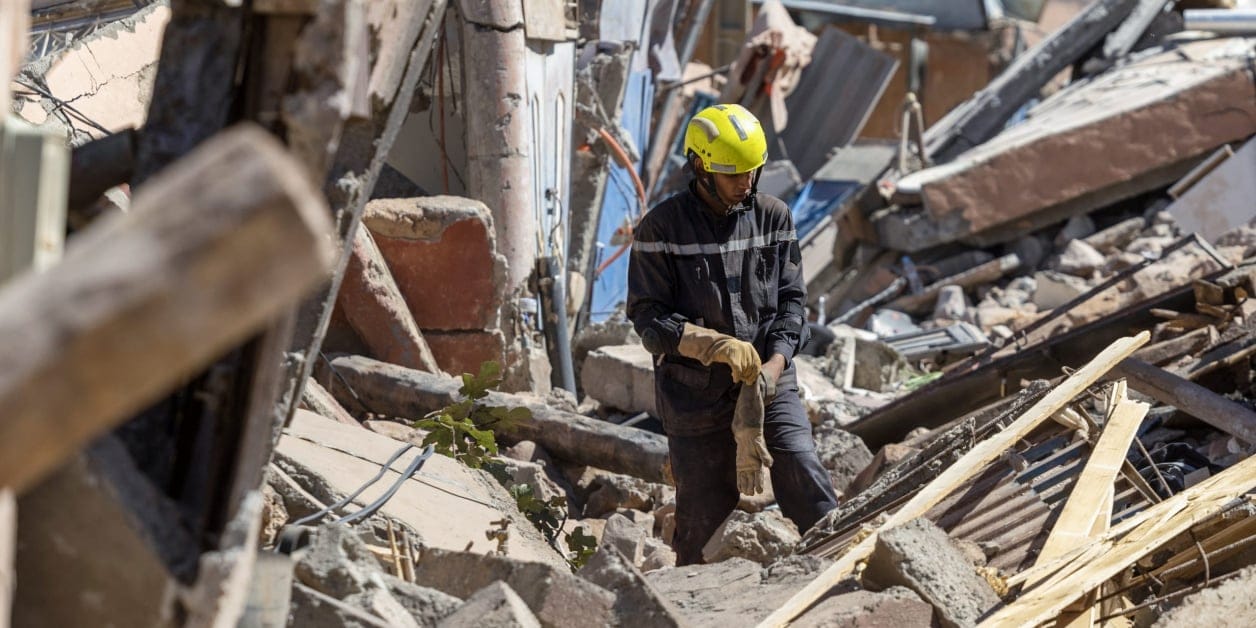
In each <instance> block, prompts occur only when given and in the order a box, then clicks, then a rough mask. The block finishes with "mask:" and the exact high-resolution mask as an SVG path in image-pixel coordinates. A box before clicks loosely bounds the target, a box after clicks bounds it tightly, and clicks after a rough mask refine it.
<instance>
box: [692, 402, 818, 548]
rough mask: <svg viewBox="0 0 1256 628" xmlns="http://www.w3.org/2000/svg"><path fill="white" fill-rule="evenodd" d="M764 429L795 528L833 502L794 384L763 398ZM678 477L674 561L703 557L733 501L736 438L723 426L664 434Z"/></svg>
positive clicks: (775, 481)
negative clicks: (714, 429)
mask: <svg viewBox="0 0 1256 628" xmlns="http://www.w3.org/2000/svg"><path fill="white" fill-rule="evenodd" d="M765 410H766V411H765V413H764V419H763V435H764V440H766V441H767V444H768V451H769V452H771V454H772V460H773V463H772V490H773V492H775V493H776V501H777V503H778V504H780V507H781V512H782V513H784V515H785V516H786V517H788V518H789V519H790V520H791V521H793V522H794V524H795V525H797V526H798V531H799V532H806V531H807V530H808V529H809V528H810V527H811V526H812V524H814V523H815V522H816V521H819V520H820V518H821V517H823V516H824V515H825V514H826V513H828V512H829V511H830V510H832V509H834V508H836V507H837V494H836V493H835V492H834V491H833V482H832V480H831V479H830V478H829V473H828V471H826V470H825V468H824V466H823V465H821V464H820V458H819V456H817V455H816V445H815V440H814V438H813V437H812V436H811V422H810V421H808V420H807V413H806V411H805V410H804V409H803V407H802V401H801V400H799V398H798V391H797V390H796V389H794V388H782V389H780V390H778V391H777V394H776V398H775V399H773V400H772V401H770V402H769V403H768V404H767V408H766V409H765ZM667 446H668V450H669V454H668V455H669V456H670V458H671V463H672V477H673V478H674V479H675V480H676V533H675V536H674V537H673V539H672V547H673V548H674V549H675V550H676V564H677V565H678V566H679V565H692V564H696V563H701V562H702V547H703V546H704V545H706V542H707V541H708V540H709V539H710V538H711V535H712V534H714V533H715V530H716V528H718V527H720V524H722V523H724V519H725V518H727V517H728V515H729V513H731V512H732V511H733V509H734V508H736V507H737V501H738V491H737V442H736V441H735V440H733V431H732V429H731V428H728V427H725V428H723V429H721V430H719V431H717V432H713V433H710V434H704V435H701V436H669V437H668V438H667Z"/></svg>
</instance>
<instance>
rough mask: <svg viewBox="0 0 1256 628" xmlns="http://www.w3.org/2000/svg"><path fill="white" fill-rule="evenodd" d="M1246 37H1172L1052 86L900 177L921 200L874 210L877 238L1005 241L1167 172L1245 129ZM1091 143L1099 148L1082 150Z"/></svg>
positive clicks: (917, 244) (1171, 176) (898, 244)
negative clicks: (1157, 47) (1122, 61)
mask: <svg viewBox="0 0 1256 628" xmlns="http://www.w3.org/2000/svg"><path fill="white" fill-rule="evenodd" d="M1251 47H1252V44H1251V43H1250V42H1249V41H1246V40H1242V39H1220V40H1210V41H1195V42H1189V43H1183V44H1180V45H1178V46H1176V47H1173V48H1170V49H1167V50H1164V51H1162V52H1159V53H1155V54H1148V55H1146V56H1143V57H1140V58H1138V59H1136V60H1134V61H1133V62H1131V63H1128V64H1126V65H1123V66H1119V67H1117V68H1114V69H1113V70H1111V71H1109V72H1106V73H1104V74H1101V75H1099V76H1096V77H1094V78H1093V79H1091V80H1089V81H1086V82H1083V83H1077V84H1076V85H1075V86H1074V87H1071V88H1069V89H1065V90H1061V91H1060V92H1058V93H1057V94H1056V95H1054V96H1053V97H1050V98H1047V99H1046V100H1044V101H1043V102H1042V103H1040V104H1039V105H1037V106H1036V107H1034V108H1033V109H1031V110H1030V112H1029V117H1028V119H1027V120H1025V121H1024V122H1022V123H1020V124H1017V125H1015V126H1012V127H1010V128H1008V129H1006V130H1004V131H1003V132H1002V133H1000V134H999V135H997V136H995V137H994V138H993V139H991V140H989V141H987V142H985V143H983V144H981V145H979V146H976V147H974V148H972V149H970V150H968V151H967V152H966V153H964V154H963V155H960V156H959V157H957V158H956V159H955V160H954V161H952V162H950V163H947V164H944V165H941V166H936V167H934V168H930V169H926V170H922V171H920V172H917V173H914V174H912V175H909V176H908V177H904V178H903V179H901V180H900V181H899V182H898V185H899V188H900V189H918V190H920V194H921V197H922V200H923V207H922V208H920V209H906V208H904V209H901V210H899V211H893V212H887V213H886V214H885V215H884V216H883V217H879V218H878V219H877V220H875V221H874V224H875V227H876V230H877V234H878V236H879V238H880V241H881V244H882V245H884V246H888V247H890V248H893V249H896V250H900V251H907V252H916V251H921V250H924V249H926V248H930V247H933V246H936V245H939V244H943V243H947V242H954V241H957V240H964V241H968V242H974V243H978V244H989V243H996V242H1002V241H1007V240H1011V239H1014V238H1016V237H1019V236H1020V235H1022V234H1024V233H1025V232H1027V231H1030V230H1033V229H1035V228H1040V227H1046V226H1048V225H1050V224H1052V223H1055V222H1059V221H1061V220H1063V219H1065V218H1068V217H1069V216H1073V215H1078V214H1082V213H1086V212H1088V211H1090V210H1093V209H1095V208H1098V207H1102V206H1105V205H1108V204H1110V203H1112V202H1114V201H1117V200H1120V199H1123V198H1127V197H1130V196H1133V195H1135V194H1139V193H1142V192H1146V191H1148V190H1151V189H1154V188H1156V187H1159V186H1162V185H1167V184H1168V183H1171V182H1172V181H1174V180H1175V179H1176V178H1177V177H1179V176H1181V175H1182V174H1184V173H1185V172H1186V171H1187V170H1189V169H1190V167H1191V166H1193V165H1194V163H1195V162H1196V161H1197V160H1198V159H1199V158H1201V157H1203V156H1204V155H1205V154H1206V153H1208V152H1209V151H1211V150H1213V149H1215V148H1216V147H1218V146H1220V145H1221V144H1224V143H1227V142H1232V141H1236V140H1240V139H1243V138H1246V137H1248V136H1249V135H1252V133H1254V132H1256V100H1253V99H1252V98H1251V97H1250V96H1251V91H1252V82H1253V78H1252V75H1251V71H1250V70H1249V69H1248V68H1247V62H1246V58H1247V55H1248V54H1249V51H1250V50H1251ZM1097 146H1102V147H1104V154H1103V159H1100V160H1096V159H1094V158H1093V156H1094V155H1093V153H1094V150H1095V147H1097ZM1039 164H1051V166H1052V167H1050V168H1041V167H1038V166H1039Z"/></svg>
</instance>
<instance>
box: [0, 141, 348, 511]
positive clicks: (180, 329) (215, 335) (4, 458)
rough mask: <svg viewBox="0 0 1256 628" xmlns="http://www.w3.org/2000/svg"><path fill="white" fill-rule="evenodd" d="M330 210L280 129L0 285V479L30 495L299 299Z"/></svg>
mask: <svg viewBox="0 0 1256 628" xmlns="http://www.w3.org/2000/svg"><path fill="white" fill-rule="evenodd" d="M330 231H331V225H330V221H329V220H328V218H327V210H326V205H325V204H324V203H323V200H322V199H321V197H320V195H319V194H318V192H317V190H316V189H314V188H313V187H312V186H311V185H310V184H309V182H308V179H307V178H306V176H305V173H304V172H303V171H302V170H301V169H300V166H299V165H297V164H296V163H294V162H293V161H292V159H291V158H290V157H289V156H288V155H287V154H286V153H285V151H284V149H283V147H282V146H280V145H279V144H278V143H277V142H276V141H275V140H274V139H273V138H272V137H270V136H269V135H268V134H266V133H264V132H262V131H260V130H257V129H255V128H249V127H240V128H236V129H233V130H230V131H227V132H224V133H223V134H222V136H221V137H218V138H214V139H213V140H211V141H210V142H207V143H206V144H205V145H204V146H203V147H202V148H200V149H198V150H197V151H196V152H195V153H194V154H192V155H189V156H188V157H187V158H185V159H183V160H181V161H180V162H179V163H177V164H176V165H174V166H172V167H171V168H170V169H169V171H168V172H166V173H163V174H162V175H161V176H160V177H158V178H157V179H154V180H153V181H152V182H151V183H149V184H148V185H147V186H145V189H144V190H143V191H141V193H140V194H139V195H138V196H137V197H136V199H135V203H134V204H133V206H132V209H131V211H130V212H128V213H126V214H124V215H118V216H116V217H110V218H109V219H107V220H103V221H101V222H99V223H97V224H94V225H93V226H92V227H91V228H89V229H88V230H86V231H84V232H83V233H82V234H80V235H79V236H78V237H76V238H75V239H74V240H73V241H71V244H70V247H69V249H68V250H67V252H66V256H65V259H64V260H63V261H62V262H60V263H59V264H58V265H56V266H54V267H53V268H51V269H49V270H47V271H45V272H44V273H42V274H26V275H23V276H20V277H18V278H16V279H14V280H13V281H12V282H10V283H9V284H8V285H7V286H5V288H4V289H3V291H0V338H4V339H5V341H4V342H2V343H0V364H4V365H5V368H4V369H3V370H0V407H3V408H5V411H4V417H3V419H2V420H0V485H9V486H13V487H15V488H16V489H18V490H19V491H21V490H22V489H23V488H25V487H27V486H29V485H30V484H31V483H32V482H33V481H35V480H37V479H38V478H39V477H41V476H42V475H44V474H45V473H46V472H48V471H50V470H52V469H53V468H55V467H56V465H57V464H58V463H59V462H60V461H62V460H64V459H65V458H66V457H67V456H69V455H70V454H72V453H73V452H74V451H76V450H77V449H78V448H79V447H81V446H82V445H84V444H85V443H86V442H87V441H89V440H91V439H92V438H94V437H96V436H97V435H99V434H100V433H102V432H103V431H104V430H107V429H108V428H109V427H111V426H112V425H114V424H115V423H117V422H118V421H121V420H122V419H124V418H126V417H127V416H128V415H129V414H132V413H134V412H137V411H138V410H139V409H140V408H142V407H144V405H145V404H147V403H150V402H152V401H154V400H156V399H158V398H159V397H160V396H161V395H162V394H164V393H166V392H168V391H169V390H170V389H171V388H173V387H174V386H177V385H178V384H179V383H181V382H182V381H183V378H185V377H187V376H189V375H191V374H193V373H194V372H196V369H197V368H199V367H202V366H204V365H205V364H207V363H208V362H209V361H210V360H212V359H214V358H215V357H217V356H219V355H220V354H221V353H222V352H223V351H225V350H227V349H229V348H230V347H232V346H233V345H234V344H235V343H238V342H240V341H242V340H243V339H244V338H246V337H247V335H248V334H249V333H250V332H253V331H256V330H257V329H258V328H260V327H261V326H263V325H264V324H265V323H266V322H267V321H269V320H270V319H271V318H272V317H274V316H276V315H277V314H279V313H280V312H281V311H282V310H284V309H285V308H286V307H289V306H291V305H292V303H293V301H294V300H295V299H297V298H299V297H301V296H302V295H303V294H304V293H305V292H306V291H307V290H308V289H309V288H311V287H312V286H313V285H314V283H315V282H317V281H318V280H319V279H320V278H322V277H323V276H324V275H323V273H325V272H326V269H327V268H328V267H329V265H330V263H331V255H332V253H331V251H330V250H329V249H328V247H327V238H328V237H329V234H330Z"/></svg>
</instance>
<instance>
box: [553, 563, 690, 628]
mask: <svg viewBox="0 0 1256 628" xmlns="http://www.w3.org/2000/svg"><path fill="white" fill-rule="evenodd" d="M577 575H579V576H580V577H581V578H584V579H585V580H588V581H589V582H592V583H593V584H596V585H598V586H600V587H602V588H604V589H606V590H607V591H610V592H612V593H614V594H615V596H616V599H615V608H614V611H615V620H616V624H617V625H619V626H633V627H638V626H640V627H642V628H675V627H677V626H682V625H685V623H684V622H683V621H682V620H681V618H680V613H679V611H678V610H676V609H675V608H674V607H673V606H672V604H671V602H668V601H667V600H666V599H664V598H663V596H662V595H660V594H659V592H658V591H656V590H655V589H654V586H653V585H651V584H650V583H649V581H647V580H646V579H645V576H643V575H641V572H640V571H638V570H637V568H636V567H635V566H634V565H633V563H632V561H630V560H629V559H628V557H627V556H624V554H623V553H621V552H620V551H619V550H618V549H616V548H615V547H614V546H613V545H605V544H604V545H603V546H602V547H601V548H600V549H598V551H597V553H596V554H594V555H593V557H592V558H590V559H589V562H588V564H586V565H585V566H584V567H582V568H581V569H580V571H579V573H578V574H577Z"/></svg>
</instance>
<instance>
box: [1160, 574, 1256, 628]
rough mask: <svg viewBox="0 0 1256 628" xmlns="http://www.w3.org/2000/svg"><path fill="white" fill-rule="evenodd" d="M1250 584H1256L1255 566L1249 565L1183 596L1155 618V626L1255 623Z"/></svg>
mask: <svg viewBox="0 0 1256 628" xmlns="http://www.w3.org/2000/svg"><path fill="white" fill-rule="evenodd" d="M1253 587H1256V567H1248V568H1247V569H1245V570H1243V573H1241V574H1239V575H1238V576H1235V577H1234V578H1233V579H1231V580H1226V581H1225V582H1224V583H1222V584H1219V585H1215V586H1212V587H1208V588H1207V589H1204V590H1202V591H1200V592H1198V593H1192V594H1191V595H1188V596H1186V598H1184V599H1183V600H1182V603H1181V604H1179V605H1178V606H1177V607H1175V608H1174V609H1172V610H1170V611H1169V612H1167V613H1165V614H1164V616H1163V617H1161V618H1160V619H1159V620H1157V621H1156V623H1155V624H1154V627H1155V628H1171V627H1172V626H1253V625H1256V598H1253V597H1252V590H1253Z"/></svg>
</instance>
